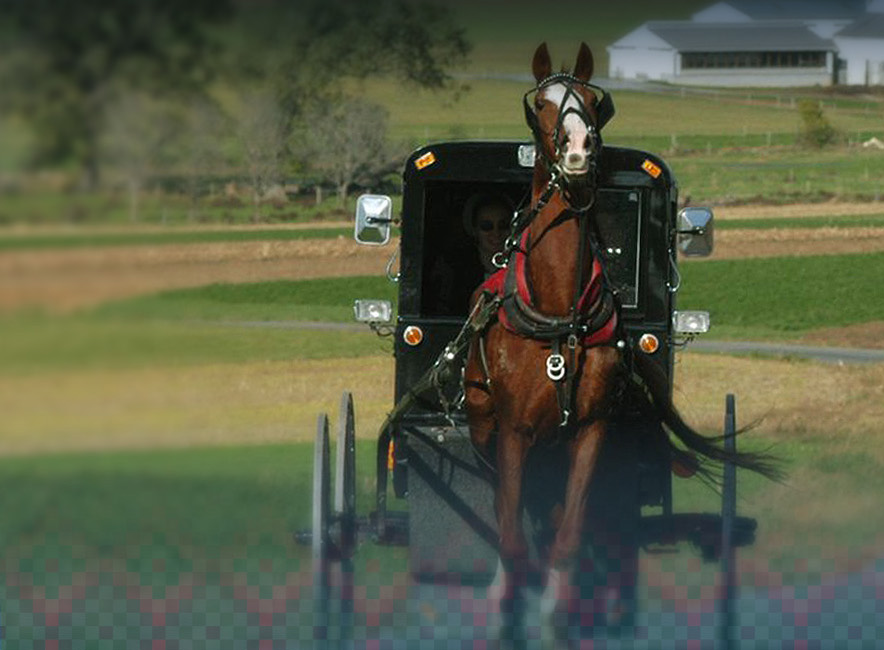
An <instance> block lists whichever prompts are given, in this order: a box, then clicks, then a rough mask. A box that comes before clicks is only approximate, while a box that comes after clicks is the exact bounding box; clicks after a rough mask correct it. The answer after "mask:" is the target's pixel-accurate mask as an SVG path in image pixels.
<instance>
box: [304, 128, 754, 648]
mask: <svg viewBox="0 0 884 650" xmlns="http://www.w3.org/2000/svg"><path fill="white" fill-rule="evenodd" d="M600 160H601V166H600V170H599V189H598V195H597V199H596V211H597V215H598V217H597V222H598V227H599V233H598V234H599V238H600V241H601V248H602V251H601V252H602V255H603V256H604V258H605V259H604V264H605V268H606V270H607V273H608V281H609V282H610V283H611V285H612V286H613V287H614V288H615V289H616V291H617V293H618V295H619V301H620V304H621V317H622V322H623V324H624V331H625V333H626V337H627V339H628V341H627V345H629V346H630V347H632V348H634V349H636V350H640V352H639V353H640V354H646V355H649V357H650V358H652V359H653V360H654V361H655V362H656V363H657V364H659V366H660V367H661V368H662V369H663V370H664V371H665V373H666V374H667V375H668V376H669V377H670V385H671V378H672V373H673V360H674V353H675V351H676V349H677V348H678V347H680V346H682V345H685V344H686V343H687V342H689V341H690V339H692V338H693V337H694V336H696V335H697V334H700V333H702V332H705V331H706V330H707V329H708V327H709V316H708V314H707V313H705V312H685V311H679V310H677V309H676V298H677V293H678V289H679V286H680V284H681V279H680V275H679V271H678V253H679V252H680V253H681V254H683V255H688V256H702V255H708V254H709V253H710V252H711V250H712V241H713V229H712V213H711V212H710V211H709V210H707V209H704V208H683V209H682V210H680V211H679V210H678V188H677V184H676V181H675V178H674V177H673V175H672V173H671V171H670V170H669V168H668V167H667V165H666V163H665V162H664V161H663V160H661V159H660V158H659V157H657V156H655V155H653V154H650V153H647V152H643V151H638V150H634V149H627V148H621V147H611V146H606V147H605V148H604V151H603V153H602V155H601V157H600ZM533 166H534V146H533V145H531V144H525V143H520V142H447V143H439V144H434V145H431V146H427V147H424V148H422V149H420V150H418V151H416V152H415V153H414V154H413V155H412V156H411V157H410V158H409V160H408V161H407V163H406V166H405V170H404V173H403V194H402V210H401V215H399V216H398V218H396V219H395V220H394V218H393V217H392V201H391V200H390V198H389V197H386V196H377V195H364V196H362V197H360V199H359V202H358V206H357V214H356V225H355V237H356V239H357V240H358V241H359V242H361V243H364V244H368V245H383V244H386V243H387V242H388V240H389V238H390V231H391V226H392V224H393V223H394V222H395V223H398V225H399V229H400V233H401V239H400V245H399V250H398V251H397V253H394V257H395V256H396V255H397V254H398V257H399V271H398V273H397V274H395V276H394V275H393V266H394V264H393V262H394V260H393V259H392V258H391V263H390V265H388V269H387V271H388V276H390V279H391V280H392V281H395V282H398V288H399V291H398V314H397V316H396V319H395V322H394V321H393V320H392V313H391V312H392V309H391V305H390V304H389V303H387V302H384V301H377V300H370V299H369V300H365V299H361V300H357V301H356V303H355V312H356V318H357V320H359V321H362V322H365V323H367V324H369V325H370V326H371V327H372V328H373V329H375V330H376V331H378V332H379V333H381V334H387V335H391V336H392V337H393V347H394V354H395V360H396V366H395V383H396V388H395V399H394V407H393V410H392V412H391V413H390V415H389V417H388V418H387V420H386V421H385V422H384V424H383V425H382V427H381V430H380V431H379V433H378V436H377V454H376V459H377V462H376V472H377V484H376V485H377V487H376V497H375V509H374V510H373V511H372V512H371V513H369V514H368V515H364V516H361V515H358V514H357V513H356V511H355V460H354V450H355V444H356V443H355V425H354V417H353V402H352V398H351V396H350V394H349V393H345V394H344V396H343V398H342V402H341V410H340V417H339V419H338V422H337V429H338V431H337V436H338V437H337V446H336V456H337V457H336V463H335V477H334V484H335V488H334V500H333V501H332V495H331V483H332V478H331V475H330V462H329V424H328V418H327V417H326V416H325V415H324V414H323V415H320V417H319V422H318V430H317V437H316V448H315V456H314V479H313V489H314V491H313V502H312V507H313V525H312V530H311V531H309V532H307V533H305V534H302V535H301V536H300V538H301V540H302V541H304V542H306V541H307V540H309V541H310V543H311V544H312V548H313V562H314V580H315V587H316V607H317V609H316V617H317V618H316V620H315V630H316V631H317V635H318V637H320V638H323V637H324V634H325V632H324V630H325V629H327V626H328V625H329V624H330V620H329V616H330V610H339V611H340V613H341V614H342V615H343V616H344V619H342V620H344V621H346V616H347V613H348V611H349V607H350V606H351V605H352V603H348V602H347V601H348V598H349V595H348V594H350V591H349V589H350V588H349V587H348V586H347V575H348V567H349V562H350V559H351V558H352V555H353V553H354V550H355V548H356V545H357V542H358V540H360V539H366V538H369V539H371V540H373V541H374V542H376V543H378V544H400V545H407V547H408V549H409V564H410V567H409V568H410V573H411V576H412V578H413V579H414V580H416V581H418V582H421V581H430V582H437V583H438V582H445V583H452V582H454V583H457V584H474V585H482V584H487V583H488V582H489V581H490V579H491V578H492V575H493V572H494V569H495V565H496V560H497V554H496V539H497V538H496V524H495V519H494V513H493V509H492V503H493V489H492V486H491V484H490V482H489V479H488V475H489V472H488V468H486V467H483V466H482V463H481V461H480V460H479V459H478V457H477V455H476V454H475V453H474V450H473V448H472V446H471V443H470V436H469V429H468V426H467V422H466V416H465V414H464V412H463V409H462V407H461V404H460V401H459V400H460V398H461V390H460V389H461V387H460V381H459V380H460V377H459V371H460V366H459V364H458V361H459V358H460V356H462V346H460V347H458V346H459V343H460V341H462V340H463V339H464V337H465V333H464V323H465V321H466V319H467V316H468V313H467V312H468V308H469V307H468V305H469V296H470V295H471V293H472V292H473V290H474V289H475V288H476V287H477V286H478V285H479V284H480V282H481V281H482V279H483V274H482V269H481V266H480V265H478V264H477V262H476V253H475V243H474V241H473V239H472V238H471V237H470V235H469V233H468V232H467V231H466V224H465V223H464V219H463V214H464V206H465V204H466V203H467V201H468V200H469V198H470V197H471V196H474V195H476V194H477V193H494V194H497V195H503V196H505V197H507V198H508V200H509V202H510V203H511V204H512V205H514V206H519V205H522V204H525V203H526V202H527V201H528V200H529V198H530V197H529V193H530V187H531V178H532V170H533ZM440 267H444V268H447V269H449V273H448V275H447V276H446V278H447V284H446V286H445V291H441V290H440V283H439V281H438V277H439V275H438V272H437V269H439V268H440ZM734 420H735V417H734V401H733V397H732V396H728V398H727V400H726V412H725V431H724V433H725V444H726V448H728V449H731V450H733V448H734V442H735V437H734V431H735V421H734ZM659 427H660V425H659V423H658V420H657V419H656V418H649V417H646V416H645V414H643V413H641V412H637V411H634V410H631V408H630V404H628V403H625V404H624V405H623V407H622V409H621V411H620V412H619V414H618V416H617V417H616V418H615V419H614V420H613V422H612V423H611V426H610V429H609V431H610V434H609V436H608V438H607V440H606V442H605V447H604V450H603V452H602V453H603V454H606V455H607V456H608V460H607V461H606V462H600V463H599V467H601V468H605V469H604V470H603V471H600V472H599V473H598V475H597V476H596V477H594V479H593V487H592V489H591V490H590V493H591V494H592V495H597V496H596V497H595V498H594V499H593V503H592V504H591V506H590V510H591V516H592V517H594V521H595V524H594V527H595V528H603V529H605V530H607V531H609V532H610V531H611V530H614V531H616V535H614V537H615V539H616V540H617V541H616V544H617V546H618V549H617V554H618V556H619V557H620V558H621V559H622V558H624V557H625V558H626V561H627V562H628V561H629V559H630V557H632V559H633V560H634V562H633V563H634V564H637V557H638V554H639V552H640V551H641V549H643V548H647V547H649V546H652V545H653V546H655V547H659V546H660V545H666V544H674V543H676V542H679V541H684V540H688V541H690V542H692V543H693V544H695V545H696V546H697V547H698V548H699V550H700V551H701V553H702V555H703V557H704V558H705V559H707V560H715V559H720V560H721V562H722V580H723V592H722V593H723V594H724V596H725V597H724V598H723V600H722V608H723V618H722V624H721V625H722V629H723V630H725V631H726V630H727V627H728V616H729V615H728V612H729V606H730V605H729V603H730V598H729V594H731V592H732V587H731V582H730V580H731V576H732V570H733V553H734V549H735V548H736V547H737V546H740V545H745V544H749V543H751V542H752V541H753V538H754V531H755V526H756V523H755V521H754V520H752V519H748V518H744V517H737V516H736V513H735V489H736V484H735V468H734V467H733V466H732V465H726V466H725V468H724V481H723V489H722V496H723V499H722V508H721V512H720V513H714V514H709V513H704V514H699V513H680V512H677V510H676V508H675V506H674V504H673V499H672V480H673V479H672V476H673V473H677V474H681V475H684V474H685V473H686V472H687V471H688V468H686V467H684V466H680V465H679V464H678V463H677V462H676V461H677V459H675V458H673V456H672V454H671V452H670V450H669V448H668V447H667V446H666V445H665V444H663V443H662V442H661V444H654V442H653V441H657V440H660V441H662V439H663V435H664V434H663V432H662V431H661V430H659ZM529 471H530V470H529ZM526 480H534V481H539V482H546V483H553V484H554V483H555V482H556V480H558V477H556V476H554V475H549V474H547V475H544V474H543V472H542V471H535V472H534V473H533V478H528V477H526ZM526 492H527V491H526ZM599 495H600V496H599ZM391 497H392V498H395V499H397V500H404V501H405V502H406V503H407V508H403V507H401V506H400V507H396V508H394V507H390V506H388V499H389V498H391ZM530 510H531V508H530V504H526V512H527V513H528V514H526V517H527V518H529V519H530ZM600 521H601V522H603V523H602V524H600V523H599V522H600ZM528 523H529V524H530V522H528ZM607 538H608V539H610V535H608V536H607ZM536 543H537V544H540V543H542V540H537V542H536ZM605 543H610V542H603V541H600V540H593V539H589V540H587V545H588V546H589V547H593V546H595V548H594V551H593V552H595V553H596V554H600V556H604V554H605V553H606V549H605V548H604V546H605ZM608 551H610V549H608ZM596 565H597V567H601V568H598V569H597V571H603V570H604V568H603V567H604V566H605V563H604V562H597V563H596ZM339 569H343V571H342V576H343V577H342V578H340V579H338V578H336V579H334V580H333V581H332V578H331V575H332V573H334V572H335V571H337V570H339ZM634 577H635V576H634V574H633V576H632V584H629V582H630V580H627V581H626V584H620V585H619V598H620V599H621V600H623V601H625V602H626V606H625V607H624V611H626V612H631V611H634V607H633V606H634V599H635V584H634ZM605 580H606V577H605V576H604V575H601V576H599V575H595V576H587V581H588V582H596V583H599V582H602V583H604V581H605ZM331 582H335V583H336V584H339V585H341V594H342V598H338V597H334V598H332V593H331V592H332V591H333V589H332V586H331ZM621 582H622V578H621ZM336 620H337V619H336ZM609 622H610V621H609ZM617 623H619V624H626V625H628V623H629V620H628V616H627V619H626V620H618V621H617ZM335 626H337V624H335Z"/></svg>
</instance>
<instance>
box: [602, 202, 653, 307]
mask: <svg viewBox="0 0 884 650" xmlns="http://www.w3.org/2000/svg"><path fill="white" fill-rule="evenodd" d="M641 209H642V194H641V192H640V191H638V190H626V189H623V190H616V189H602V190H600V191H599V194H598V196H597V198H596V223H597V224H598V237H599V245H600V248H601V249H602V250H601V253H602V256H603V257H604V261H605V271H606V272H607V275H608V279H609V280H610V282H611V285H612V288H613V289H615V290H616V291H617V292H618V294H619V295H620V303H621V305H622V306H623V307H626V308H634V307H637V306H638V296H639V277H640V276H639V263H640V259H641V257H640V248H641V217H640V215H641Z"/></svg>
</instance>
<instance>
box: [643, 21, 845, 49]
mask: <svg viewBox="0 0 884 650" xmlns="http://www.w3.org/2000/svg"><path fill="white" fill-rule="evenodd" d="M647 28H648V29H649V30H650V31H651V32H653V33H654V34H656V35H657V36H658V37H659V38H661V39H663V40H664V41H666V42H667V43H668V44H669V45H671V46H672V47H673V48H675V49H676V50H678V51H679V52H759V51H778V52H789V51H816V52H818V51H832V50H836V49H837V48H836V47H835V44H834V43H833V42H832V41H830V40H828V39H825V38H821V37H819V36H817V35H816V34H814V33H813V32H812V31H811V30H810V29H809V28H808V27H807V26H805V25H804V24H802V23H798V22H783V21H766V22H751V23H698V22H692V21H669V20H667V21H652V22H649V23H647Z"/></svg>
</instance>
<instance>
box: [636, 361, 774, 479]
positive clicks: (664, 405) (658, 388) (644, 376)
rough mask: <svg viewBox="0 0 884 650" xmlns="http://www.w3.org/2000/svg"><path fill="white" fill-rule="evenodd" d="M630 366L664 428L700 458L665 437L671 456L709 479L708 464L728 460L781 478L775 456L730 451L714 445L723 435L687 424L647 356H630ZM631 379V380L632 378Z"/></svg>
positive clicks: (661, 374) (666, 379)
mask: <svg viewBox="0 0 884 650" xmlns="http://www.w3.org/2000/svg"><path fill="white" fill-rule="evenodd" d="M634 368H635V371H636V374H637V375H638V378H639V382H640V385H639V386H637V387H638V388H639V389H642V388H643V389H644V390H643V391H642V390H640V391H639V392H640V393H641V392H643V393H644V394H645V396H646V398H647V400H648V402H649V403H650V406H651V407H652V409H653V410H654V411H655V412H656V414H657V416H658V417H659V418H660V420H661V421H662V423H663V425H664V426H665V428H666V429H667V430H668V431H669V432H670V433H672V434H673V435H674V436H675V437H676V438H678V439H679V440H680V441H681V442H682V443H683V444H684V446H685V447H687V449H688V450H690V451H692V452H695V453H696V454H698V455H699V456H700V457H702V460H701V459H697V458H696V457H694V456H692V455H690V454H689V453H685V452H684V451H682V450H681V449H679V448H678V447H676V446H675V445H674V443H673V442H672V440H671V439H670V438H669V436H666V441H667V442H668V444H669V447H670V450H671V451H672V452H673V454H674V457H675V458H676V459H678V460H679V461H680V462H682V463H685V464H687V465H688V466H689V467H691V468H692V469H694V470H697V471H699V472H700V473H701V475H703V476H705V477H707V478H710V479H713V478H714V474H713V473H712V472H710V471H709V469H708V467H707V465H708V463H704V462H702V461H703V460H706V461H712V462H713V463H718V464H721V463H724V462H732V463H734V464H735V465H737V466H738V467H743V468H745V469H748V470H751V471H753V472H756V473H758V474H761V475H762V476H765V477H767V478H769V479H771V480H773V481H782V480H783V479H784V477H785V475H784V473H783V470H782V468H781V461H780V459H778V458H777V457H775V456H773V455H771V454H768V453H762V452H739V451H734V452H730V451H728V450H726V449H724V448H723V447H721V446H720V444H718V443H719V442H720V441H721V440H722V439H723V437H718V438H713V437H709V436H705V435H703V434H701V433H699V432H697V431H696V430H695V429H694V428H693V427H691V426H690V425H689V424H687V423H686V422H685V421H684V419H683V418H682V416H681V414H680V413H679V411H678V409H677V408H676V407H675V404H673V402H672V396H671V393H670V390H669V377H668V376H667V375H666V374H665V373H664V372H663V369H662V368H660V366H659V365H658V364H656V363H655V362H654V361H653V360H651V359H650V358H649V357H646V356H644V355H641V354H638V355H635V357H634ZM634 381H635V380H634ZM745 430H746V429H745V428H744V429H740V430H739V431H737V432H736V433H737V434H739V433H742V432H744V431H745Z"/></svg>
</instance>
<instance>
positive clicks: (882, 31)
mask: <svg viewBox="0 0 884 650" xmlns="http://www.w3.org/2000/svg"><path fill="white" fill-rule="evenodd" d="M835 36H837V37H839V38H840V37H841V36H848V37H852V38H884V14H866V15H865V16H864V17H862V18H860V19H859V20H857V21H856V22H854V23H852V24H850V25H848V26H847V27H845V28H844V29H842V30H841V31H840V32H838V33H837V34H836V35H835Z"/></svg>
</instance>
